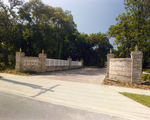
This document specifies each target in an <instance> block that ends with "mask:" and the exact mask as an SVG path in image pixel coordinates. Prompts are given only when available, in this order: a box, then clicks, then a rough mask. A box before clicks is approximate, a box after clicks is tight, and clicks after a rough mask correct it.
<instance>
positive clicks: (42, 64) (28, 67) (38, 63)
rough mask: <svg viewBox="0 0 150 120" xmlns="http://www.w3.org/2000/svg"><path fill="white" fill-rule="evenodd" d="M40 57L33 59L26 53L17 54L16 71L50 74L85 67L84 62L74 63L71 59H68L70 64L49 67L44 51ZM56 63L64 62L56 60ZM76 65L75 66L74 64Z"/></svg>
mask: <svg viewBox="0 0 150 120" xmlns="http://www.w3.org/2000/svg"><path fill="white" fill-rule="evenodd" d="M38 56H39V57H31V56H25V53H24V52H21V51H20V52H16V66H15V69H16V71H21V72H48V71H55V70H66V69H73V68H80V67H83V60H81V61H80V62H78V61H72V59H71V58H68V61H66V62H69V64H67V65H65V64H64V65H63V64H59V65H58V64H57V65H55V64H54V65H47V63H46V61H47V60H49V59H47V58H46V54H44V51H42V53H40V54H39V55H38ZM54 61H57V62H58V61H60V62H62V61H63V60H57V59H54ZM73 63H75V64H73Z"/></svg>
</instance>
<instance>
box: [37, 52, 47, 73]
mask: <svg viewBox="0 0 150 120" xmlns="http://www.w3.org/2000/svg"><path fill="white" fill-rule="evenodd" d="M39 58H40V60H41V72H46V54H44V50H42V53H39Z"/></svg>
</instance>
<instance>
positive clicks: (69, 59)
mask: <svg viewBox="0 0 150 120" xmlns="http://www.w3.org/2000/svg"><path fill="white" fill-rule="evenodd" d="M67 60H68V61H69V69H70V70H71V66H72V64H71V63H72V58H70V57H69V58H68V59H67Z"/></svg>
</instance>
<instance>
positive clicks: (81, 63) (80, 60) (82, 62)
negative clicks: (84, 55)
mask: <svg viewBox="0 0 150 120" xmlns="http://www.w3.org/2000/svg"><path fill="white" fill-rule="evenodd" d="M80 62H81V67H83V59H81V60H80Z"/></svg>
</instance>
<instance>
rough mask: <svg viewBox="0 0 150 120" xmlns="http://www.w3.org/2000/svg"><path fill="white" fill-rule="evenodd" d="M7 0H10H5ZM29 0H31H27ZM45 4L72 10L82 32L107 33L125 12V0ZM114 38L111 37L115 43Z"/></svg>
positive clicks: (61, 0)
mask: <svg viewBox="0 0 150 120" xmlns="http://www.w3.org/2000/svg"><path fill="white" fill-rule="evenodd" d="M4 1H5V2H6V1H8V0H4ZM25 1H29V0H25ZM42 1H43V3H44V4H48V5H51V6H53V7H62V9H63V10H69V11H71V13H72V15H73V17H74V22H75V23H76V24H77V29H78V31H79V32H81V33H83V32H84V33H87V34H92V33H98V32H102V33H106V31H108V28H109V26H110V25H115V24H116V21H115V17H117V16H118V15H119V14H121V13H123V12H125V8H124V5H123V2H124V0H42ZM113 41H114V39H110V43H111V44H113Z"/></svg>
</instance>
